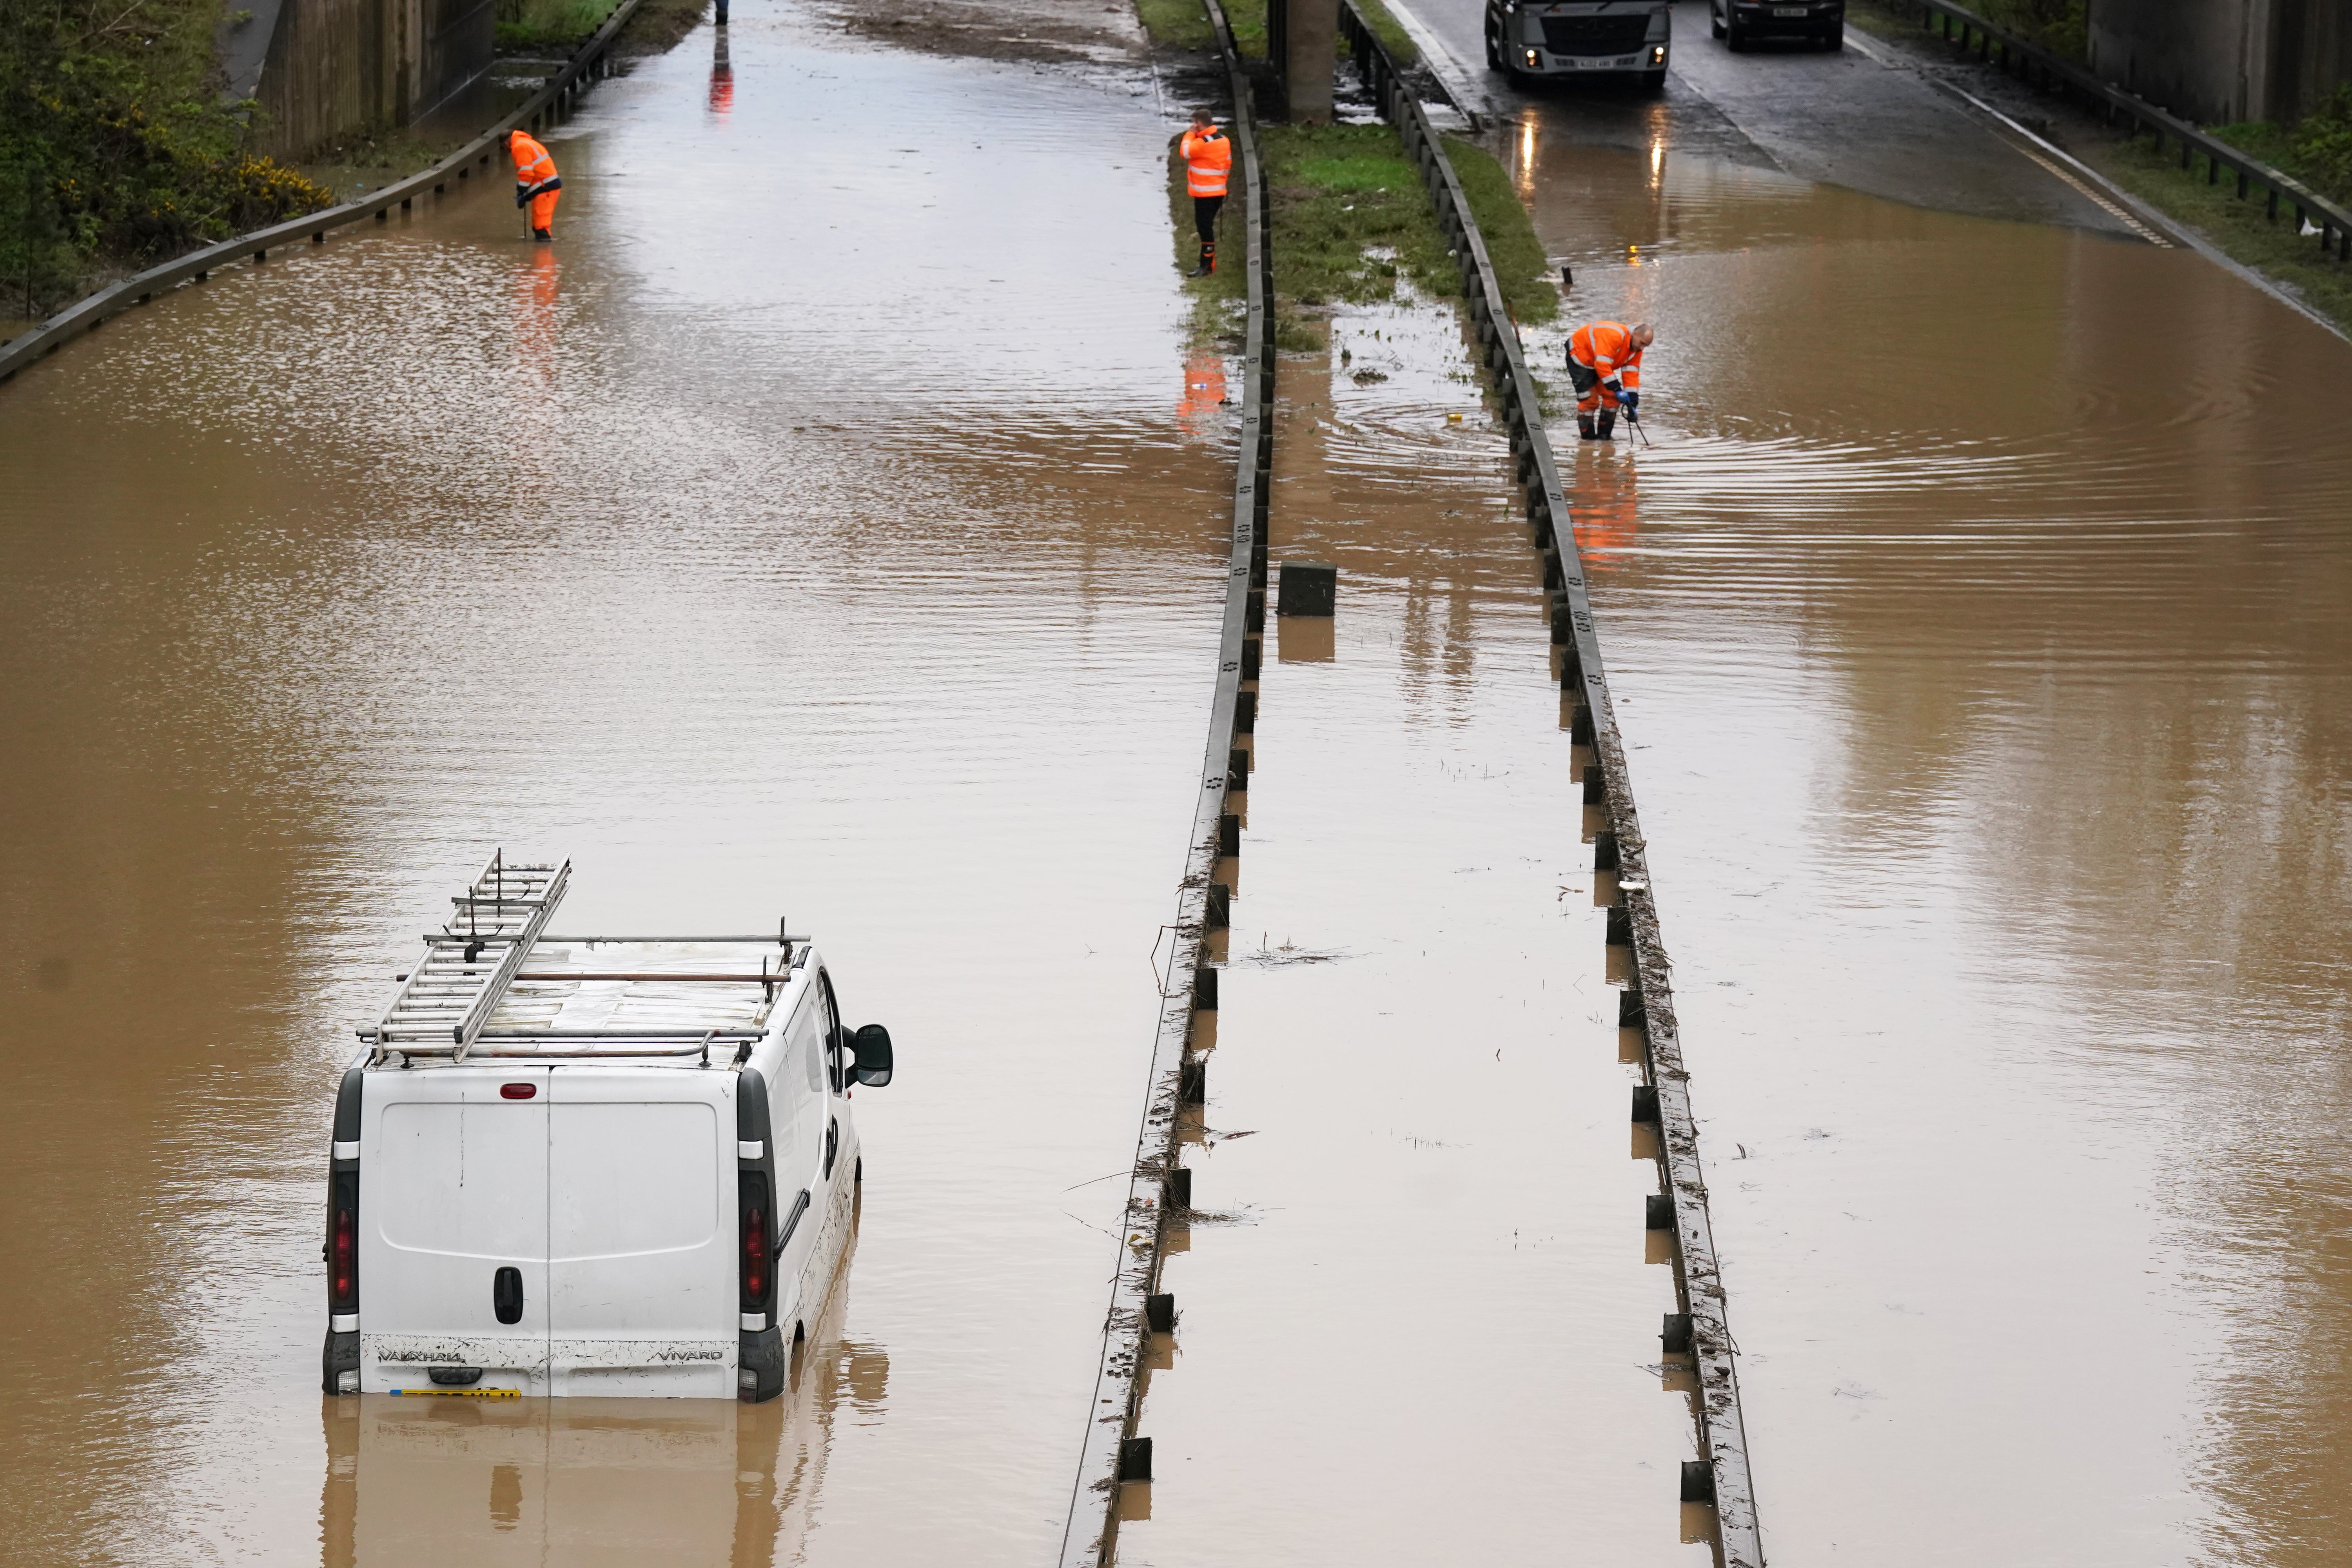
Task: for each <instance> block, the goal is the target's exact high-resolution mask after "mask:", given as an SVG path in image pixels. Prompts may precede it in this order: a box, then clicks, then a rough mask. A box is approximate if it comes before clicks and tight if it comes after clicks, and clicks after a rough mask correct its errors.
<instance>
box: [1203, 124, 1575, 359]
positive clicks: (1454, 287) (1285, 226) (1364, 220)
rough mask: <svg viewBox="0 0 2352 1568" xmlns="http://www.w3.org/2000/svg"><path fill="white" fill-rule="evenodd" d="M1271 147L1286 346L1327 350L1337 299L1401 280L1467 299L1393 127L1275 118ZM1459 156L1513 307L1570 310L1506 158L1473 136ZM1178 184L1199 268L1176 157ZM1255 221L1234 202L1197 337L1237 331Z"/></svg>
mask: <svg viewBox="0 0 2352 1568" xmlns="http://www.w3.org/2000/svg"><path fill="white" fill-rule="evenodd" d="M1259 151H1260V155H1261V156H1262V157H1263V159H1264V160H1265V172H1266V180H1267V183H1268V184H1269V185H1270V186H1271V188H1272V190H1273V193H1274V233H1273V235H1272V240H1273V245H1274V250H1275V255H1276V257H1278V258H1280V265H1279V271H1278V272H1277V275H1276V288H1277V290H1278V294H1279V298H1278V299H1277V300H1276V317H1275V339H1276V343H1277V345H1278V346H1280V347H1283V348H1288V349H1312V348H1315V347H1317V346H1318V345H1319V344H1320V343H1321V342H1322V336H1323V328H1322V324H1321V319H1320V316H1319V312H1320V311H1321V310H1323V309H1324V308H1325V307H1328V306H1331V305H1338V304H1356V305H1366V304H1372V303H1375V302H1377V301H1379V300H1388V299H1392V298H1394V297H1395V294H1396V284H1397V279H1399V278H1400V277H1404V278H1410V279H1412V284H1413V287H1414V288H1415V289H1419V290H1420V291H1421V292H1423V293H1424V294H1427V295H1430V296H1432V297H1434V298H1437V299H1459V298H1460V297H1461V293H1462V289H1461V286H1460V275H1459V273H1458V272H1457V271H1456V270H1455V268H1454V259H1453V257H1452V256H1451V255H1450V254H1449V252H1448V247H1447V246H1446V242H1445V236H1444V231H1442V230H1441V229H1440V228H1439V227H1438V226H1437V216H1436V214H1435V213H1434V212H1433V211H1432V209H1431V207H1430V203H1429V196H1428V194H1427V192H1426V191H1425V190H1424V188H1423V185H1422V183H1421V171H1420V170H1419V169H1418V168H1417V167H1416V166H1415V165H1414V164H1413V163H1412V160H1411V159H1409V158H1407V157H1406V156H1405V154H1404V146H1403V143H1402V142H1400V141H1399V140H1398V139H1397V134H1396V132H1395V131H1394V130H1393V129H1391V127H1389V126H1386V125H1315V126H1307V125H1269V126H1264V127H1261V128H1260V131H1259ZM1447 153H1448V155H1449V156H1451V157H1452V158H1453V160H1454V168H1455V170H1456V172H1457V173H1459V174H1460V175H1461V177H1462V184H1463V188H1464V190H1465V193H1466V194H1467V195H1468V196H1469V197H1470V205H1471V210H1472V213H1473V214H1474V216H1475V217H1476V218H1477V220H1478V226H1479V228H1480V230H1481V231H1482V232H1483V233H1484V234H1485V235H1486V245H1487V254H1488V256H1489V258H1491V259H1492V260H1493V262H1494V264H1495V269H1496V277H1497V279H1498V280H1499V281H1500V282H1501V283H1502V286H1503V291H1504V297H1505V299H1506V300H1507V302H1508V304H1509V307H1510V310H1511V312H1512V314H1513V315H1514V316H1515V317H1516V318H1517V320H1518V321H1520V322H1521V323H1522V324H1528V325H1531V324H1533V323H1535V322H1538V321H1550V320H1552V319H1553V318H1554V317H1556V316H1557V315H1559V291H1558V290H1557V289H1554V288H1553V287H1552V286H1551V280H1550V271H1549V263H1548V262H1547V261H1546V259H1545V257H1544V252H1543V247H1542V246H1541V245H1539V244H1538V242H1537V240H1536V236H1535V228H1534V226H1533V225H1532V224H1531V223H1529V221H1528V214H1527V209H1526V208H1524V207H1522V206H1521V205H1519V201H1518V198H1517V196H1516V195H1513V194H1512V191H1511V188H1510V184H1509V181H1508V179H1507V176H1506V175H1505V174H1504V173H1503V169H1502V165H1500V164H1499V163H1496V162H1495V160H1494V159H1493V158H1492V157H1490V156H1488V155H1487V154H1486V153H1484V152H1482V151H1481V150H1480V149H1478V148H1476V147H1473V146H1471V145H1469V144H1468V143H1466V142H1450V143H1449V144H1448V147H1447ZM1168 192H1169V210H1170V215H1171V218H1172V219H1173V220H1174V226H1175V227H1174V242H1175V248H1176V254H1177V257H1178V258H1179V259H1180V260H1181V261H1182V263H1183V264H1184V266H1185V267H1186V268H1190V267H1191V266H1192V258H1193V257H1194V255H1195V250H1194V246H1195V244H1196V241H1195V239H1194V236H1193V230H1192V199H1191V198H1190V197H1189V196H1187V195H1185V194H1184V177H1183V170H1182V167H1181V164H1180V163H1178V162H1177V161H1176V160H1175V159H1174V158H1173V157H1172V156H1171V159H1170V160H1169V177H1168ZM1243 224H1244V218H1243V215H1242V213H1241V212H1240V210H1239V208H1238V206H1237V205H1233V204H1228V205H1227V207H1226V209H1225V211H1224V213H1223V215H1222V216H1221V219H1220V222H1219V225H1218V228H1219V235H1218V247H1219V250H1220V252H1221V253H1222V255H1223V257H1224V258H1226V265H1224V266H1223V267H1221V268H1219V269H1218V270H1217V271H1216V272H1215V273H1214V274H1213V275H1212V276H1210V277H1208V278H1202V279H1192V280H1190V281H1189V282H1188V283H1187V284H1186V288H1187V289H1189V290H1190V291H1191V292H1192V296H1193V299H1194V301H1195V305H1194V318H1193V320H1194V332H1195V335H1196V336H1197V337H1201V338H1203V339H1206V338H1213V337H1218V336H1223V335H1225V334H1227V333H1229V332H1230V331H1232V320H1233V316H1232V312H1233V309H1234V306H1236V305H1237V304H1238V303H1239V302H1240V301H1242V300H1244V299H1245V298H1246V296H1247V291H1248V279H1247V278H1246V277H1245V276H1244V273H1243V271H1242V269H1241V268H1240V267H1239V266H1237V265H1234V263H1235V262H1237V261H1238V259H1239V258H1240V256H1241V254H1242V247H1243V246H1244V229H1243Z"/></svg>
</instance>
